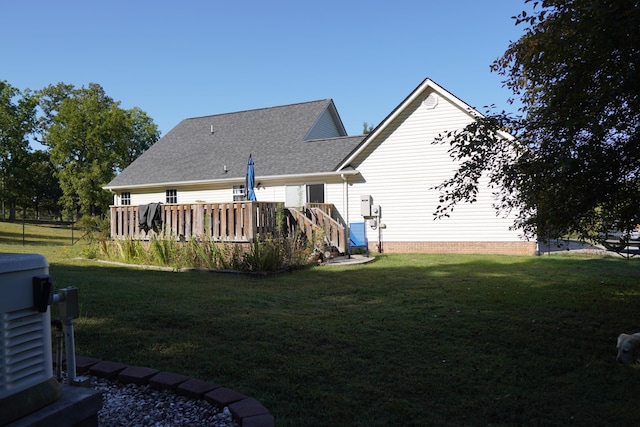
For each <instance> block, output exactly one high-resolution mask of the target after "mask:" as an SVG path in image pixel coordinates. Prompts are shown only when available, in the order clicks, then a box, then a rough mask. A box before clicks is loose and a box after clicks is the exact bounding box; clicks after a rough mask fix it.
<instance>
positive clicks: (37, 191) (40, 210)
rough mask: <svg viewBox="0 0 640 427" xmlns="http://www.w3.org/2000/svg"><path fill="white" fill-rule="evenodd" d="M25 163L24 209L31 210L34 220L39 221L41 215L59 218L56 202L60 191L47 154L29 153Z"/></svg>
mask: <svg viewBox="0 0 640 427" xmlns="http://www.w3.org/2000/svg"><path fill="white" fill-rule="evenodd" d="M27 163H28V166H27V168H26V173H25V181H24V187H25V191H24V196H25V200H28V202H26V204H25V207H31V208H33V211H34V216H35V219H40V218H41V215H42V214H46V216H47V217H61V212H60V206H59V205H58V200H60V198H61V197H62V189H61V188H60V181H59V180H58V178H57V177H56V174H55V172H56V171H55V168H54V167H53V164H52V163H51V156H50V155H49V152H48V151H44V150H36V151H34V152H31V153H29V154H28V155H27Z"/></svg>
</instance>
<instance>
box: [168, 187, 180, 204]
mask: <svg viewBox="0 0 640 427" xmlns="http://www.w3.org/2000/svg"><path fill="white" fill-rule="evenodd" d="M167 203H178V190H167Z"/></svg>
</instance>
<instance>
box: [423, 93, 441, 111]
mask: <svg viewBox="0 0 640 427" xmlns="http://www.w3.org/2000/svg"><path fill="white" fill-rule="evenodd" d="M422 105H424V106H425V107H427V108H428V109H429V110H433V109H434V108H436V106H437V105H438V95H436V94H435V93H430V94H429V95H427V97H426V98H425V99H424V100H423V101H422Z"/></svg>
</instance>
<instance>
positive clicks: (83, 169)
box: [39, 83, 159, 215]
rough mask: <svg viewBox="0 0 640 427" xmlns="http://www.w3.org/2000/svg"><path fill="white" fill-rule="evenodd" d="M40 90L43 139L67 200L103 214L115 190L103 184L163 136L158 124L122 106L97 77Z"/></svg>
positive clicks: (76, 209) (70, 207) (74, 208)
mask: <svg viewBox="0 0 640 427" xmlns="http://www.w3.org/2000/svg"><path fill="white" fill-rule="evenodd" d="M39 96H40V105H41V107H42V111H43V116H42V118H41V122H40V123H41V128H42V131H43V139H42V143H43V144H44V145H47V146H48V147H49V148H50V153H51V161H52V163H53V165H54V167H55V169H56V176H57V177H58V179H59V180H60V186H61V187H62V193H63V195H62V198H61V200H60V203H61V205H62V206H63V207H64V209H65V210H66V211H67V212H70V213H73V214H80V215H99V214H103V213H104V212H106V211H107V209H108V205H109V203H110V201H111V196H110V194H109V193H108V192H106V191H105V190H103V189H102V187H103V186H104V185H105V184H107V183H108V182H109V181H110V180H111V179H113V177H114V176H115V174H116V173H117V172H118V171H119V170H122V169H123V168H125V167H126V166H128V165H129V164H130V163H131V162H132V161H133V160H134V159H135V158H136V157H138V156H139V155H140V154H142V153H143V152H144V151H145V150H146V149H148V148H149V147H150V146H151V145H152V144H153V143H154V142H155V141H157V140H158V138H159V132H158V128H157V126H156V125H155V124H154V123H153V120H152V119H150V118H149V117H148V116H147V115H146V113H145V112H144V111H142V110H140V109H139V108H133V109H130V110H124V109H122V108H120V103H119V102H116V101H114V100H113V99H112V98H110V97H109V96H107V95H106V93H105V91H104V89H103V88H102V87H101V86H100V85H98V84H95V83H91V84H89V86H88V87H86V88H85V87H82V88H80V89H76V88H74V87H73V86H71V85H65V84H62V83H60V84H58V85H56V86H49V87H47V88H45V89H43V90H42V91H40V92H39Z"/></svg>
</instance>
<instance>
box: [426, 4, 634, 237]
mask: <svg viewBox="0 0 640 427" xmlns="http://www.w3.org/2000/svg"><path fill="white" fill-rule="evenodd" d="M525 3H530V5H532V6H533V12H532V13H527V12H522V13H521V14H520V15H518V16H516V17H514V19H515V20H516V25H524V26H526V28H525V31H524V33H523V35H522V37H520V39H518V40H517V41H515V42H511V43H510V45H509V47H508V49H507V50H506V52H505V53H504V55H503V56H502V57H500V58H498V59H497V60H496V61H495V62H494V63H493V64H492V66H491V69H492V70H493V71H494V72H497V73H499V74H500V75H502V76H503V77H504V80H503V83H504V85H505V86H506V87H508V88H509V89H511V91H512V93H513V95H514V98H513V100H517V101H519V104H520V105H522V107H521V108H520V109H519V114H518V115H510V114H507V113H504V112H502V113H495V112H491V113H488V114H487V115H486V116H483V117H478V120H477V121H475V122H474V123H472V124H471V125H469V126H467V127H466V128H465V129H464V130H462V131H452V132H448V133H445V134H442V135H441V136H440V137H439V138H438V139H437V140H436V142H439V143H443V142H447V143H450V144H451V149H450V154H451V155H452V157H454V158H455V159H457V160H459V161H460V168H459V169H458V171H457V173H456V174H455V176H454V177H453V178H451V179H450V180H448V181H446V182H444V183H442V185H440V186H439V187H438V189H439V190H440V191H441V202H442V204H441V205H440V206H439V207H438V210H437V212H436V214H435V215H436V217H442V216H446V215H448V214H449V213H450V212H451V211H452V210H453V208H454V207H455V205H456V204H457V203H460V202H465V201H473V200H475V196H476V194H477V191H478V187H479V184H478V183H479V182H480V177H481V176H484V177H486V179H487V180H488V182H489V185H490V186H492V187H493V188H494V189H495V192H496V196H497V197H496V208H497V209H499V210H501V211H503V212H509V211H512V210H513V212H517V213H518V214H517V217H516V220H515V223H514V227H516V228H519V229H522V230H523V231H524V232H525V234H526V235H528V236H534V235H536V234H537V235H538V236H539V237H540V238H543V239H544V238H547V237H551V238H553V237H558V236H561V235H564V234H567V233H576V234H578V235H579V236H580V237H583V238H587V237H594V236H595V234H596V233H597V232H598V231H602V230H607V229H611V228H619V229H622V230H629V229H631V228H633V227H634V226H635V225H636V224H639V223H640V132H639V128H640V2H638V1H632V0H544V1H532V0H525ZM504 130H506V131H509V133H510V134H511V135H513V136H514V138H504V136H505V135H504V134H502V133H501V131H504Z"/></svg>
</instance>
